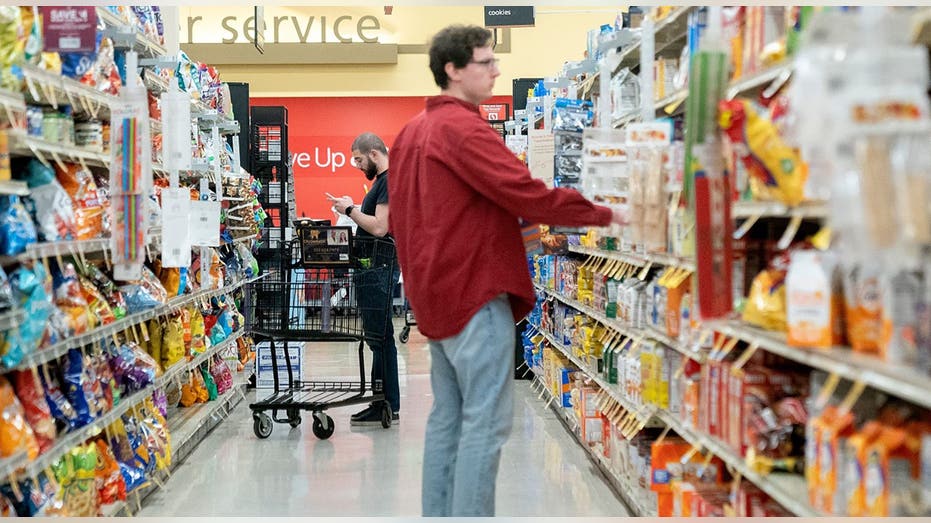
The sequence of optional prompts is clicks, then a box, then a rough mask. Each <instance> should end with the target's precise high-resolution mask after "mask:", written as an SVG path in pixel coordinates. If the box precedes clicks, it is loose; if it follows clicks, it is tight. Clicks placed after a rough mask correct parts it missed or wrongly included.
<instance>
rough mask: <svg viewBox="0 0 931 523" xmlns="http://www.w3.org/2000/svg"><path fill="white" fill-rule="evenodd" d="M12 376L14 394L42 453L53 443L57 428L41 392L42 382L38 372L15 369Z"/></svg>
mask: <svg viewBox="0 0 931 523" xmlns="http://www.w3.org/2000/svg"><path fill="white" fill-rule="evenodd" d="M12 376H13V384H14V387H15V388H16V396H17V397H18V398H19V400H20V402H22V404H23V413H24V415H25V416H26V421H27V422H28V423H29V426H30V427H32V432H33V433H34V434H35V437H36V443H37V444H38V445H39V453H40V454H41V453H44V452H45V451H47V450H48V449H50V448H51V447H52V446H53V445H55V436H56V433H57V430H56V428H55V418H53V417H52V412H51V411H50V410H49V406H48V403H46V401H45V394H44V393H43V392H42V382H41V380H40V378H39V375H38V373H33V372H29V371H25V370H21V371H16V372H14V373H13V374H12Z"/></svg>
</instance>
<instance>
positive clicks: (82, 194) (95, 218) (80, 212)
mask: <svg viewBox="0 0 931 523" xmlns="http://www.w3.org/2000/svg"><path fill="white" fill-rule="evenodd" d="M55 175H56V177H57V178H58V181H59V183H61V185H62V187H64V189H65V191H67V192H68V195H69V196H71V201H72V204H73V209H74V222H75V229H76V232H77V238H78V239H79V240H89V239H93V238H99V237H100V236H101V235H102V234H103V231H104V229H103V217H104V214H106V208H105V207H104V205H103V203H102V202H101V201H100V197H99V195H98V193H97V192H98V189H97V182H95V181H94V175H93V174H92V173H91V172H90V171H88V170H84V169H83V168H82V167H81V166H80V165H74V164H65V165H64V167H62V166H56V168H55Z"/></svg>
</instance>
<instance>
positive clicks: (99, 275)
mask: <svg viewBox="0 0 931 523" xmlns="http://www.w3.org/2000/svg"><path fill="white" fill-rule="evenodd" d="M84 269H85V274H84V275H85V276H86V277H88V278H90V279H91V280H92V281H93V283H94V285H95V286H96V287H97V289H98V290H99V291H100V293H101V294H103V296H104V298H106V300H107V303H109V304H110V310H111V311H112V312H113V317H114V318H116V319H118V320H120V319H123V318H125V317H126V300H125V299H124V298H123V294H122V293H121V292H120V290H119V288H118V287H117V286H116V284H114V283H113V280H111V279H110V278H109V277H108V276H107V275H106V274H104V272H103V271H102V270H100V267H97V266H96V265H93V264H87V265H85V267H84Z"/></svg>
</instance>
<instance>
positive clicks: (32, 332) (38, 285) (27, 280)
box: [3, 263, 55, 367]
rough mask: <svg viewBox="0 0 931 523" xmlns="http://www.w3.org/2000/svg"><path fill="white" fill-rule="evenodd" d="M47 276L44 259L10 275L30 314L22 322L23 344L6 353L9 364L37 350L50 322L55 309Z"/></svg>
mask: <svg viewBox="0 0 931 523" xmlns="http://www.w3.org/2000/svg"><path fill="white" fill-rule="evenodd" d="M46 278H47V274H46V272H45V268H44V266H43V265H42V264H41V263H37V264H35V265H34V266H32V267H29V266H27V265H21V266H20V267H19V268H18V269H16V270H15V271H13V274H12V275H11V276H10V285H11V286H12V288H13V293H14V297H15V299H16V301H17V302H19V305H20V307H22V308H23V310H24V311H25V313H26V316H25V317H24V318H23V322H22V323H21V324H20V326H19V332H18V335H19V341H20V345H19V346H18V347H13V348H12V349H11V350H10V351H7V353H6V354H5V355H4V356H3V363H4V365H6V366H8V367H12V366H15V365H17V364H18V363H19V361H20V360H21V359H22V357H23V355H25V354H30V353H32V352H33V351H35V350H36V348H37V347H38V346H39V343H40V342H41V341H42V338H43V335H44V334H45V330H46V322H48V321H49V317H50V316H51V314H52V311H53V310H55V307H53V306H52V301H51V294H50V293H49V292H48V290H47V289H46V286H45V282H46ZM16 352H18V357H19V359H17V354H16Z"/></svg>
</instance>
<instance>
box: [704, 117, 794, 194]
mask: <svg viewBox="0 0 931 523" xmlns="http://www.w3.org/2000/svg"><path fill="white" fill-rule="evenodd" d="M718 114H719V121H718V123H719V125H720V126H721V129H722V130H723V131H724V133H725V134H726V135H727V137H728V138H729V139H730V140H731V142H732V143H734V144H735V145H738V146H739V147H735V149H736V150H737V151H738V155H739V156H740V158H741V160H742V161H743V163H744V165H745V166H746V168H747V171H748V172H749V174H750V187H751V191H752V192H753V194H754V196H755V197H756V198H757V199H759V200H775V201H780V202H782V203H784V204H786V205H790V206H795V205H798V204H799V203H801V202H802V199H803V197H804V188H805V181H806V180H807V179H808V168H807V166H806V165H805V164H804V163H803V162H802V160H801V158H800V157H799V154H798V151H796V150H795V149H792V148H791V147H789V146H788V145H786V143H785V142H784V141H783V140H782V137H780V136H779V132H778V131H777V129H776V127H775V126H774V125H773V123H772V122H771V121H769V120H768V119H766V118H765V117H762V116H760V115H759V114H758V113H757V111H756V110H755V109H754V108H753V106H752V105H751V104H750V102H749V101H747V100H741V99H736V100H724V101H721V102H720V103H719V104H718Z"/></svg>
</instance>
